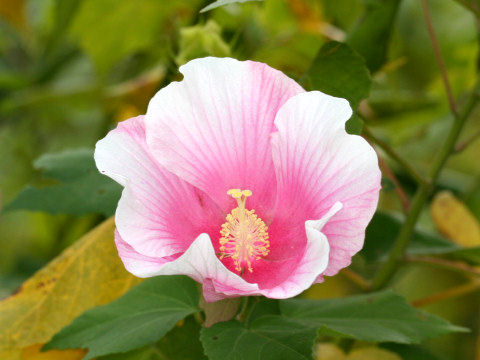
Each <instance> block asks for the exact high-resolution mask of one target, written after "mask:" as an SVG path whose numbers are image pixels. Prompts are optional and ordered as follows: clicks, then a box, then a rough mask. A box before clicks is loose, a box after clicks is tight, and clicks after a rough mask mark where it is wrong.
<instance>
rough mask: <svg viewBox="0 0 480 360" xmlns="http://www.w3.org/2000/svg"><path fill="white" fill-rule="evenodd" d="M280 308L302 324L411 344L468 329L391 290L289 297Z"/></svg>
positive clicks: (334, 332)
mask: <svg viewBox="0 0 480 360" xmlns="http://www.w3.org/2000/svg"><path fill="white" fill-rule="evenodd" d="M280 311H281V312H282V314H283V316H285V317H287V318H288V319H289V320H291V321H292V322H294V323H296V324H298V325H301V326H305V327H309V328H312V329H320V331H321V332H322V333H325V334H328V335H338V336H342V337H348V338H353V339H357V340H363V341H375V342H386V341H389V342H397V343H406V344H410V343H419V342H420V341H423V340H425V339H428V338H432V337H436V336H440V335H443V334H447V333H450V332H454V331H465V330H466V329H464V328H461V327H458V326H454V325H452V324H450V323H449V322H447V321H445V320H443V319H442V318H440V317H438V316H434V315H430V314H427V313H425V312H422V311H420V310H417V309H415V308H413V307H412V306H411V305H409V304H408V303H407V301H406V300H405V299H404V298H403V297H401V296H399V295H396V294H394V293H392V292H391V291H384V292H378V293H372V294H368V295H360V296H352V297H348V298H344V299H328V300H309V299H291V300H285V301H281V302H280Z"/></svg>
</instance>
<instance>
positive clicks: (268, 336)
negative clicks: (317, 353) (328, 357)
mask: <svg viewBox="0 0 480 360" xmlns="http://www.w3.org/2000/svg"><path fill="white" fill-rule="evenodd" d="M316 337H317V331H316V330H315V329H311V328H307V327H305V326H303V325H301V324H300V325H299V324H297V323H295V322H291V321H289V320H288V319H285V318H282V317H280V316H264V317H261V318H259V319H257V320H255V321H253V322H252V323H251V324H250V326H249V327H248V328H247V327H245V326H244V325H242V324H241V323H240V322H238V321H236V320H232V321H228V322H222V323H217V324H215V325H213V326H212V327H210V328H204V329H202V331H201V335H200V340H201V341H202V343H203V347H204V348H205V353H206V354H207V356H208V358H209V359H210V360H224V359H237V360H250V359H262V360H278V359H282V360H307V359H311V358H312V349H313V345H314V343H315V339H316Z"/></svg>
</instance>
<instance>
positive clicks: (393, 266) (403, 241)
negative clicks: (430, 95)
mask: <svg viewBox="0 0 480 360" xmlns="http://www.w3.org/2000/svg"><path fill="white" fill-rule="evenodd" d="M479 89H480V81H477V84H476V85H475V88H474V89H473V91H472V93H471V95H470V97H469V99H468V100H467V103H466V105H465V107H464V108H463V109H462V112H461V114H458V115H457V116H455V118H454V122H453V124H452V126H451V128H450V131H449V133H448V136H447V138H446V139H445V142H444V143H443V145H442V146H441V148H440V149H439V151H438V153H437V155H436V157H435V159H434V161H433V164H432V167H431V168H430V171H429V177H428V179H429V181H428V182H426V183H423V184H421V185H420V186H419V187H418V188H417V191H416V193H415V196H414V197H413V201H412V205H411V207H410V211H409V213H408V214H407V216H406V218H405V222H404V223H403V225H402V227H401V229H400V232H399V233H398V236H397V238H396V240H395V243H394V244H393V248H392V251H391V252H390V253H389V255H388V259H387V261H386V262H385V264H384V265H383V267H382V268H380V270H379V271H378V272H377V274H376V276H375V278H374V279H373V282H372V289H374V290H378V289H381V288H383V287H384V286H385V285H386V284H387V283H388V282H389V281H390V279H391V278H392V276H393V275H394V274H395V272H396V271H397V268H398V265H399V263H400V260H401V259H402V258H403V256H404V254H405V250H406V249H407V246H408V244H409V243H410V239H411V238H412V234H413V232H414V230H415V225H416V224H417V221H418V218H419V216H420V213H421V211H422V209H423V206H424V205H425V202H426V201H427V199H428V196H429V195H430V193H431V192H432V190H433V188H434V186H435V182H436V181H437V179H438V176H439V175H440V172H441V171H442V169H443V166H444V165H445V162H446V161H447V159H448V157H449V156H450V154H451V153H452V151H453V148H454V147H455V143H456V142H457V139H458V136H459V135H460V132H461V131H462V129H463V126H464V125H465V122H466V121H467V119H468V118H469V117H470V114H471V113H472V111H473V109H474V108H475V106H476V105H477V102H478V99H479V96H478V92H479Z"/></svg>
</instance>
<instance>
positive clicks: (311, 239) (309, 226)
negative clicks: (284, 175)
mask: <svg viewBox="0 0 480 360" xmlns="http://www.w3.org/2000/svg"><path fill="white" fill-rule="evenodd" d="M341 209H342V204H341V203H339V202H337V203H335V204H334V205H333V206H332V207H331V208H330V210H328V212H327V213H326V214H325V215H324V216H323V217H322V218H321V219H319V220H307V221H306V222H305V233H306V238H307V243H306V245H305V249H304V254H303V257H302V258H301V260H300V261H299V262H298V264H297V267H296V268H295V270H294V271H293V272H292V273H291V274H290V276H289V277H288V278H287V279H286V280H285V281H283V282H282V283H281V284H279V285H277V286H275V287H274V288H272V289H262V293H263V294H264V295H265V296H267V297H271V298H275V299H285V298H290V297H293V296H296V295H298V294H300V293H301V292H303V291H304V290H306V289H308V288H309V287H310V286H312V284H313V283H315V281H316V279H317V278H318V276H320V274H322V273H323V272H324V271H325V269H326V268H327V266H328V261H329V253H330V246H329V243H328V240H327V237H326V236H325V235H324V234H323V233H322V229H323V227H324V225H325V224H326V223H328V221H329V220H330V219H331V218H332V217H334V216H335V214H337V213H338V212H339V211H340V210H341Z"/></svg>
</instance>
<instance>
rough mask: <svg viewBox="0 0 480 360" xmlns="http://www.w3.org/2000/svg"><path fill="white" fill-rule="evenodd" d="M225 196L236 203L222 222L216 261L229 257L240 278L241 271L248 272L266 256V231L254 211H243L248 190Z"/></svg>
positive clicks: (237, 190)
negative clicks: (218, 257)
mask: <svg viewBox="0 0 480 360" xmlns="http://www.w3.org/2000/svg"><path fill="white" fill-rule="evenodd" d="M227 194H228V195H230V196H231V197H233V198H234V199H235V200H237V203H238V207H236V208H235V209H233V210H232V211H231V212H230V214H228V215H227V216H226V218H225V220H226V222H225V223H224V224H223V225H222V228H221V230H220V235H221V236H222V237H221V238H220V252H221V254H220V258H221V259H223V258H225V257H231V258H232V259H233V262H234V264H235V270H237V271H238V272H240V273H241V274H243V272H244V270H245V268H247V269H248V271H250V272H252V271H253V268H252V262H253V261H254V260H260V259H261V258H263V257H265V256H267V255H268V253H269V251H270V250H269V248H270V242H269V241H268V232H267V230H268V227H267V225H265V223H264V222H263V220H262V219H260V218H259V217H258V216H257V214H255V210H253V209H252V210H247V209H246V208H245V204H246V202H247V197H249V196H251V195H252V192H251V191H250V190H240V189H230V190H228V192H227Z"/></svg>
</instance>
